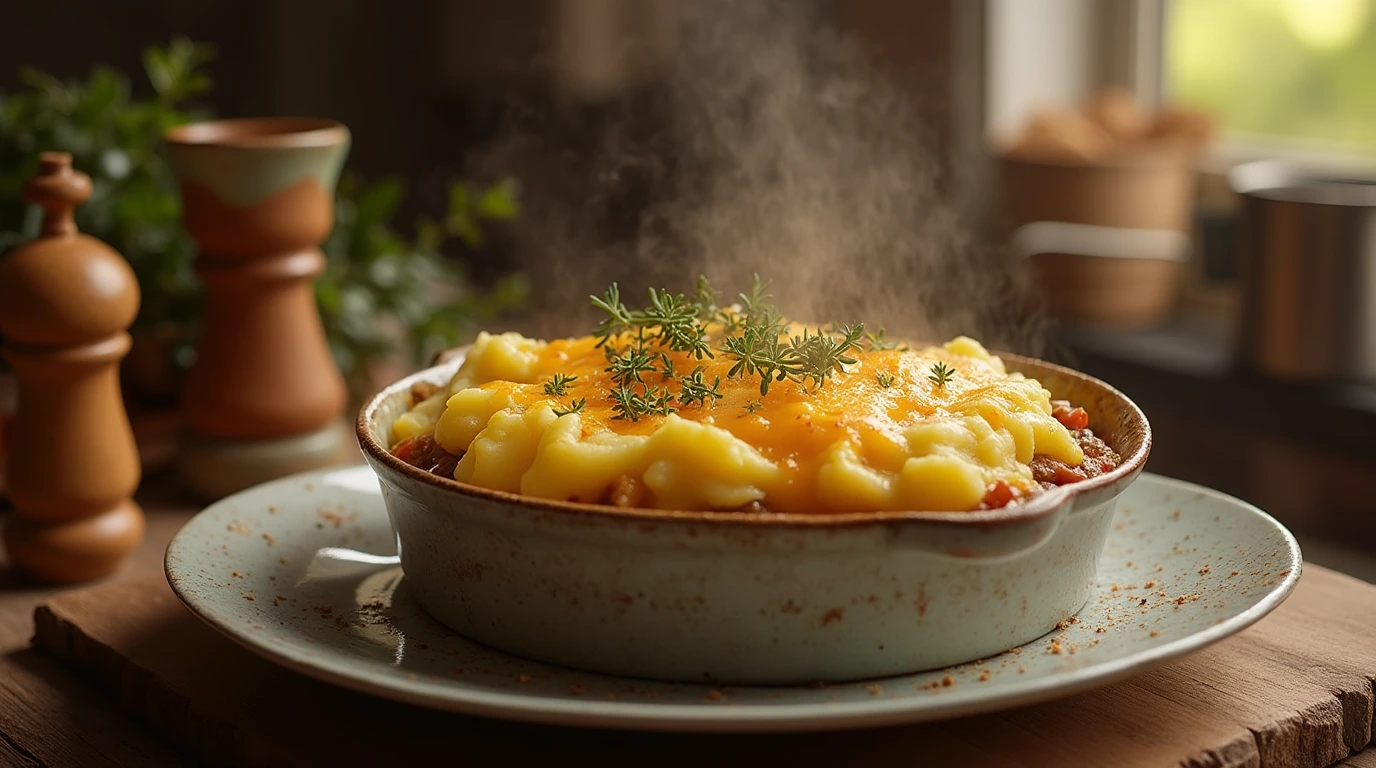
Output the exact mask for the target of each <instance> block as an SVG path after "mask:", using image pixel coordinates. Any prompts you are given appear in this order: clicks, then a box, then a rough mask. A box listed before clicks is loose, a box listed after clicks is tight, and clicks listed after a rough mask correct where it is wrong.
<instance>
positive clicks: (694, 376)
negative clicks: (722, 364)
mask: <svg viewBox="0 0 1376 768" xmlns="http://www.w3.org/2000/svg"><path fill="white" fill-rule="evenodd" d="M678 382H679V386H680V387H682V388H683V389H682V391H681V392H679V395H678V402H679V405H692V404H694V403H697V404H698V405H700V406H706V405H707V400H708V398H711V400H712V402H714V403H715V402H716V401H718V400H720V399H721V392H720V391H719V390H718V387H720V386H721V377H720V376H713V377H712V386H710V387H709V386H707V380H706V379H705V378H704V377H703V375H702V366H700V365H699V366H698V367H696V368H694V369H693V372H692V373H690V374H688V375H687V376H682V377H679V380H678Z"/></svg>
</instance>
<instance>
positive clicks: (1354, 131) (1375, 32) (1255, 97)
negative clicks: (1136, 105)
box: [1163, 0, 1376, 154]
mask: <svg viewBox="0 0 1376 768" xmlns="http://www.w3.org/2000/svg"><path fill="white" fill-rule="evenodd" d="M1164 31H1165V35H1164V38H1165V50H1164V57H1163V58H1164V61H1163V65H1164V69H1165V72H1164V74H1165V77H1164V80H1165V82H1164V86H1165V91H1166V97H1167V98H1168V99H1174V100H1177V101H1179V102H1181V103H1183V104H1186V105H1189V106H1192V107H1198V108H1201V109H1205V110H1207V111H1209V112H1212V113H1213V114H1214V115H1216V116H1217V117H1218V119H1219V123H1220V127H1221V128H1222V129H1223V131H1224V132H1225V133H1227V134H1229V135H1230V136H1233V137H1243V138H1247V137H1249V136H1250V137H1256V138H1268V139H1271V140H1274V139H1275V138H1276V137H1285V138H1289V139H1301V140H1307V141H1308V142H1310V143H1313V142H1316V141H1317V142H1323V143H1326V144H1330V145H1332V146H1333V147H1334V148H1342V149H1350V150H1355V151H1359V152H1362V153H1370V154H1376V0H1173V2H1171V3H1170V4H1169V5H1168V6H1167V8H1166V19H1165V30H1164Z"/></svg>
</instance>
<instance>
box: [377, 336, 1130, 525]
mask: <svg viewBox="0 0 1376 768" xmlns="http://www.w3.org/2000/svg"><path fill="white" fill-rule="evenodd" d="M468 348H469V347H468V346H464V347H460V348H458V349H456V350H453V352H454V353H455V354H454V356H453V357H450V358H449V359H447V360H445V361H444V362H441V363H438V364H436V365H431V366H428V367H426V368H423V369H421V370H419V371H416V372H415V373H412V374H410V375H408V376H404V377H402V378H401V379H398V380H397V381H394V382H392V383H391V384H388V385H387V386H385V387H383V388H382V389H381V390H379V391H378V392H376V393H374V394H373V395H372V396H371V397H369V398H368V399H367V400H366V401H365V402H364V404H363V407H362V408H361V409H360V410H359V414H358V419H357V420H356V421H355V424H354V430H355V432H356V433H357V435H358V443H359V446H360V448H362V450H363V454H364V457H365V458H367V459H368V461H369V463H370V464H372V465H373V470H374V471H375V472H377V471H378V470H379V469H380V468H384V467H385V468H386V469H388V470H390V471H391V472H393V473H395V474H398V475H400V476H401V477H403V478H407V479H410V480H415V481H418V482H422V483H425V484H427V485H430V486H432V487H434V488H437V489H440V490H442V491H446V492H450V493H455V494H458V495H459V496H462V497H469V498H476V499H481V500H483V501H488V502H494V503H499V504H505V505H515V506H519V507H522V508H526V509H534V510H540V511H546V512H559V513H563V514H573V515H580V516H583V517H585V518H586V517H593V518H603V519H613V520H626V521H631V522H642V523H643V522H677V523H708V524H712V525H733V526H754V527H757V528H844V527H852V526H862V525H871V524H875V523H913V522H921V523H932V524H937V525H942V526H950V527H962V528H963V527H979V528H990V527H1001V526H1003V525H1008V524H1013V523H1025V522H1031V521H1034V520H1037V519H1039V518H1042V517H1046V516H1048V515H1051V514H1053V513H1055V512H1056V511H1057V510H1059V509H1061V508H1062V506H1063V505H1068V504H1070V503H1071V502H1073V501H1074V499H1075V498H1076V497H1078V496H1083V495H1085V494H1088V493H1091V492H1093V491H1097V490H1099V489H1101V488H1108V487H1110V486H1113V485H1115V484H1117V483H1118V482H1120V481H1123V480H1126V479H1129V478H1131V477H1133V476H1134V475H1136V474H1137V473H1139V472H1141V470H1142V468H1143V466H1144V465H1145V464H1146V461H1147V456H1148V455H1149V454H1150V453H1151V444H1152V433H1151V424H1150V423H1149V422H1148V421H1147V417H1146V415H1145V414H1144V413H1142V409H1141V408H1139V407H1138V406H1137V403H1135V402H1133V401H1132V399H1131V398H1129V397H1128V396H1127V395H1124V394H1123V393H1122V392H1120V391H1119V390H1118V389H1117V388H1115V387H1113V386H1112V385H1110V384H1108V383H1107V382H1104V381H1102V380H1100V379H1098V378H1095V377H1093V376H1090V375H1089V374H1087V373H1082V372H1080V371H1077V370H1075V369H1073V368H1067V367H1065V366H1062V365H1056V364H1055V363H1049V362H1046V361H1044V360H1039V359H1037V358H1033V357H1026V356H1023V355H1015V354H1011V353H1003V352H991V354H993V355H995V356H997V357H999V358H1000V359H1002V360H1003V361H1004V363H1005V364H1006V365H1007V367H1008V368H1009V369H1010V370H1012V371H1015V372H1016V371H1018V370H1019V366H1020V365H1028V364H1030V365H1031V366H1033V367H1040V368H1042V369H1045V370H1047V371H1048V372H1052V373H1057V374H1060V375H1062V376H1068V377H1070V378H1074V379H1079V380H1081V381H1084V382H1086V383H1088V384H1090V385H1091V386H1097V387H1101V388H1102V389H1104V390H1105V392H1106V393H1107V394H1109V395H1110V396H1111V397H1112V398H1114V399H1115V400H1117V401H1119V402H1120V403H1121V404H1122V405H1123V406H1124V407H1126V408H1127V411H1128V416H1129V418H1130V420H1131V421H1132V422H1135V423H1136V424H1137V425H1139V426H1140V428H1141V430H1142V442H1141V445H1139V446H1138V448H1137V450H1136V451H1134V452H1133V453H1132V455H1131V456H1126V457H1123V462H1122V463H1121V464H1119V465H1118V466H1117V467H1115V468H1114V469H1112V470H1110V471H1109V472H1105V473H1104V474H1102V475H1099V476H1098V477H1093V478H1090V479H1088V480H1082V481H1080V482H1078V483H1072V484H1070V485H1062V486H1057V487H1055V488H1052V489H1050V490H1047V491H1045V492H1043V493H1042V494H1040V495H1038V496H1037V497H1035V498H1033V499H1031V500H1030V501H1028V502H1026V503H1023V504H1016V505H1010V506H1006V507H1000V508H998V509H982V510H974V511H969V512H935V511H933V512H918V511H876V512H843V513H834V514H833V513H797V512H719V511H708V510H675V509H650V508H644V507H616V506H612V505H610V504H593V503H590V502H580V501H561V500H558V499H544V498H539V497H535V496H525V495H522V494H519V493H511V492H509V491H499V490H494V489H491V488H483V487H481V486H476V485H470V484H468V483H463V482H460V481H458V480H455V479H453V478H448V477H440V476H439V475H435V474H432V473H430V472H426V471H425V470H423V469H420V468H419V467H414V466H412V465H410V464H407V463H406V462H404V461H402V460H401V459H399V458H397V457H396V456H394V455H392V453H391V451H389V450H388V449H387V448H386V446H384V445H383V444H382V443H381V442H380V441H379V440H378V439H377V437H375V436H374V435H373V433H372V429H371V427H370V422H371V421H372V420H373V418H374V416H375V414H376V413H377V411H378V410H379V409H380V408H381V407H382V405H383V403H385V402H386V401H387V400H388V399H390V398H391V397H393V396H394V395H396V394H397V393H398V392H402V391H406V390H410V388H411V386H412V385H413V384H416V383H418V382H429V383H433V382H432V379H433V377H434V374H435V372H437V371H439V370H440V369H443V368H446V367H452V366H456V365H461V364H462V359H463V357H462V355H464V354H466V353H467V351H468ZM451 375H452V373H451ZM1033 378H1035V377H1033Z"/></svg>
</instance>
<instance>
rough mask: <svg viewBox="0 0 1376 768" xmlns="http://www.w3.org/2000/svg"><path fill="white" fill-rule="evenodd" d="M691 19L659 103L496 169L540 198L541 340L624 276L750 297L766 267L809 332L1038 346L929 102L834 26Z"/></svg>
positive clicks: (513, 154) (533, 250) (502, 150)
mask: <svg viewBox="0 0 1376 768" xmlns="http://www.w3.org/2000/svg"><path fill="white" fill-rule="evenodd" d="M674 7H675V9H676V10H677V11H678V14H679V18H678V28H677V34H676V36H675V40H676V46H675V50H674V51H673V52H672V58H671V60H670V61H669V62H668V64H667V71H666V72H665V73H664V74H665V76H664V78H663V79H662V81H661V82H660V84H659V85H657V86H656V87H655V88H654V89H652V90H650V91H647V92H642V93H637V94H634V95H631V96H628V97H626V98H625V99H623V100H622V101H619V102H618V103H616V104H614V105H611V106H610V107H608V108H606V109H605V110H604V111H603V112H602V113H600V114H598V115H595V116H594V117H593V119H591V120H584V121H581V122H580V121H579V120H571V119H568V118H567V116H560V117H553V118H552V117H551V116H550V115H542V116H540V117H539V118H538V119H536V118H532V116H531V115H528V114H523V115H521V116H518V117H517V118H516V119H514V120H513V122H512V125H511V126H510V127H509V130H508V131H506V133H505V134H504V138H503V139H502V140H501V141H499V142H498V143H497V144H495V145H494V146H492V147H490V148H488V149H487V150H486V151H484V153H483V154H482V155H481V156H480V157H479V158H478V160H479V163H480V167H481V168H483V169H486V170H489V171H495V172H507V173H514V174H515V175H516V176H517V177H518V178H519V179H521V182H522V185H523V188H524V202H525V213H524V215H523V217H522V221H521V223H520V226H519V227H517V231H516V237H517V238H518V239H519V243H518V250H519V252H520V253H521V254H522V261H523V264H522V266H523V267H525V268H527V269H529V270H530V273H531V275H532V276H533V280H532V282H533V284H534V285H535V289H536V294H537V296H536V307H537V313H538V316H539V318H541V319H542V322H541V323H540V324H539V327H538V328H536V329H534V330H537V331H538V332H540V333H542V334H544V335H576V334H577V333H579V332H580V330H581V329H582V328H583V325H582V324H581V321H582V320H583V319H584V318H590V317H591V314H590V313H589V312H588V309H587V295H588V294H589V293H600V292H601V291H602V290H603V289H605V287H606V285H607V284H608V283H610V282H611V281H613V280H616V281H619V282H620V283H621V285H622V288H623V291H622V294H623V296H625V295H628V296H631V297H639V296H643V295H644V288H645V286H649V285H657V286H659V285H662V286H664V287H668V288H671V289H674V290H680V291H683V292H685V293H690V292H691V291H692V289H693V283H694V280H695V278H696V276H697V275H698V274H699V273H702V274H705V275H707V276H708V277H709V278H710V279H711V280H712V282H713V284H714V285H715V286H716V287H717V288H718V289H719V290H723V291H724V292H726V294H727V295H728V296H734V295H735V293H736V292H737V291H740V290H744V289H745V288H746V287H747V286H748V285H749V280H750V275H751V274H752V273H755V272H758V273H759V274H760V275H761V276H762V277H764V278H765V279H767V280H769V281H771V283H772V288H773V290H772V293H773V294H774V296H775V298H776V301H777V303H778V304H779V305H780V307H781V308H782V309H783V311H784V312H785V313H786V314H787V315H788V316H790V317H793V318H795V319H800V320H814V321H818V322H825V321H829V320H833V319H834V320H839V321H843V322H851V321H857V320H859V321H864V322H865V323H866V325H867V326H868V327H871V328H873V327H877V326H885V327H887V329H888V331H889V335H890V337H894V336H899V337H907V338H913V339H924V340H941V339H945V338H949V337H950V336H953V335H956V334H961V333H963V334H968V335H973V336H976V337H978V338H981V339H982V340H984V341H985V342H986V344H988V345H989V346H991V347H1000V348H1004V349H1015V350H1018V351H1025V352H1032V353H1036V352H1037V351H1038V349H1037V345H1036V339H1037V337H1038V335H1039V334H1037V333H1035V327H1034V326H1032V325H1029V324H1028V323H1027V322H1024V321H1015V320H1014V318H1015V317H1017V316H1018V314H1019V313H1018V306H1017V303H1016V301H1015V300H1014V299H1015V292H1014V291H1013V284H1014V283H1013V281H1012V280H1011V275H1010V272H1009V270H1008V268H1007V266H1006V264H1005V262H1004V261H1003V260H1002V259H1001V258H1000V257H999V256H998V255H997V254H995V253H993V252H991V251H990V250H989V249H986V248H982V247H979V246H978V245H977V243H976V242H975V240H974V239H973V238H972V237H971V235H970V230H969V229H968V228H967V227H966V226H964V224H963V223H962V221H961V218H960V217H959V215H958V214H957V212H956V210H955V209H954V208H953V207H952V206H950V205H948V204H946V203H945V202H943V200H942V198H941V195H940V194H939V188H938V182H939V179H938V177H937V168H938V165H939V163H938V162H937V160H936V159H935V158H934V157H932V156H931V155H930V154H929V153H928V151H926V150H925V149H924V146H925V145H927V144H928V143H929V142H928V141H927V140H926V139H925V138H924V134H923V129H922V127H921V123H920V122H919V121H918V120H917V119H916V117H915V114H914V110H913V108H912V105H910V104H908V103H907V102H905V100H904V98H903V97H902V94H901V93H900V92H899V91H898V90H896V89H895V88H894V87H892V86H891V85H890V84H888V83H887V82H886V81H884V79H883V78H882V76H880V75H879V73H877V72H875V71H874V70H872V69H871V68H870V67H869V66H868V65H867V63H866V61H865V60H864V58H863V56H862V55H861V52H860V51H859V50H858V49H857V48H856V47H855V46H854V45H853V44H852V43H850V42H848V41H846V40H844V39H842V38H841V37H840V36H839V35H838V33H837V32H836V31H835V29H833V28H832V27H831V26H829V24H828V23H827V19H826V18H825V17H824V15H823V14H821V13H819V12H818V11H817V10H815V9H813V8H811V6H810V4H807V3H795V2H725V0H698V1H697V2H692V3H681V4H675V6H674ZM584 117H586V115H584ZM571 317H572V318H577V319H578V321H579V322H578V324H574V323H570V322H569V318H571Z"/></svg>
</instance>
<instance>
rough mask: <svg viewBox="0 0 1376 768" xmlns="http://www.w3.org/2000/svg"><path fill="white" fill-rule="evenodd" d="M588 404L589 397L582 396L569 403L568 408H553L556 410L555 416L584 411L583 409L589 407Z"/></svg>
mask: <svg viewBox="0 0 1376 768" xmlns="http://www.w3.org/2000/svg"><path fill="white" fill-rule="evenodd" d="M587 404H588V399H587V398H586V397H580V398H578V399H577V400H574V401H573V402H571V403H569V407H568V408H554V409H552V410H553V411H554V415H555V416H567V415H569V414H570V413H582V412H583V409H584V408H585V407H587Z"/></svg>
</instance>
